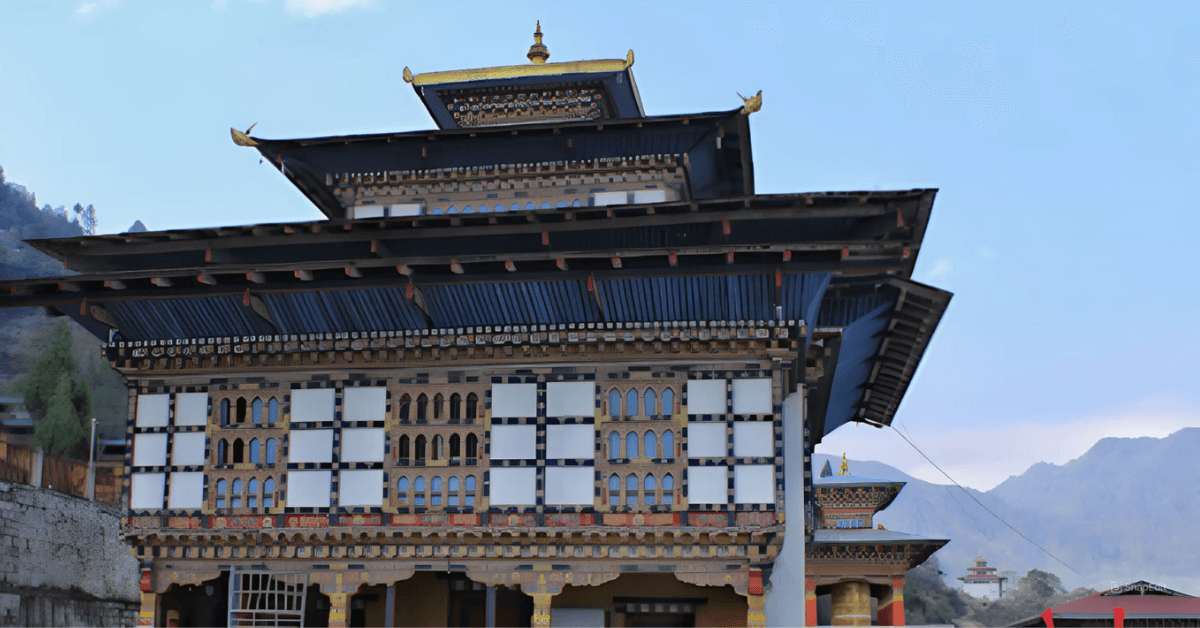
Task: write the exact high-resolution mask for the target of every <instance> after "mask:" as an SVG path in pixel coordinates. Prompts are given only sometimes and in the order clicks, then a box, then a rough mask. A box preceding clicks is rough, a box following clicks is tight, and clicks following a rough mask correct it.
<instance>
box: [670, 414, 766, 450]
mask: <svg viewBox="0 0 1200 628" xmlns="http://www.w3.org/2000/svg"><path fill="white" fill-rule="evenodd" d="M688 433H689V435H690V434H691V432H690V431H689V432H688ZM733 455H734V456H737V457H738V458H755V457H758V458H772V457H774V456H775V423H774V422H772V421H735V422H734V423H733Z"/></svg>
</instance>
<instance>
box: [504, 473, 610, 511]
mask: <svg viewBox="0 0 1200 628" xmlns="http://www.w3.org/2000/svg"><path fill="white" fill-rule="evenodd" d="M594 478H595V471H594V469H593V468H592V467H546V504H547V505H549V506H576V505H588V506H590V505H592V504H593V503H594V502H595V499H594V495H595V484H594V483H593V479H594ZM493 481H495V480H493Z"/></svg>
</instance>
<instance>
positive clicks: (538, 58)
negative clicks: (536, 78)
mask: <svg viewBox="0 0 1200 628" xmlns="http://www.w3.org/2000/svg"><path fill="white" fill-rule="evenodd" d="M525 57H526V58H528V59H529V60H530V61H531V62H532V63H534V64H536V65H541V64H543V63H545V62H546V60H547V59H549V58H550V49H549V48H547V47H546V45H545V44H543V43H542V21H541V20H538V23H537V30H536V31H534V32H533V45H532V46H530V47H529V53H528V54H526V55H525Z"/></svg>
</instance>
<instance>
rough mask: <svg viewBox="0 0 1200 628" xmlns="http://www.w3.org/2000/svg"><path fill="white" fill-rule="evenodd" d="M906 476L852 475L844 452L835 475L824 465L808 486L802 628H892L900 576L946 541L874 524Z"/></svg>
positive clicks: (900, 613) (900, 601)
mask: <svg viewBox="0 0 1200 628" xmlns="http://www.w3.org/2000/svg"><path fill="white" fill-rule="evenodd" d="M904 485H905V482H887V481H884V480H872V479H869V478H864V477H858V476H855V475H851V473H850V469H849V464H848V463H847V461H846V456H845V454H843V455H842V469H841V471H839V472H838V474H837V475H834V474H833V472H832V470H831V469H830V467H829V463H828V462H826V463H825V468H824V469H823V470H822V471H821V474H820V475H819V476H818V477H817V479H816V482H815V483H814V486H813V503H814V504H815V506H816V530H815V531H814V533H813V539H812V542H811V543H810V544H809V545H808V553H807V559H806V560H805V563H804V569H805V578H806V581H805V603H806V604H807V606H808V608H807V610H806V612H805V619H806V620H807V622H808V624H807V625H809V626H818V625H821V626H825V625H834V626H871V625H877V626H893V625H902V624H903V618H904V578H905V576H906V575H907V573H908V570H909V569H912V568H914V567H916V566H918V565H920V564H921V563H923V562H925V561H926V560H928V559H929V557H930V556H932V555H933V553H934V552H936V551H937V550H939V549H941V548H942V546H943V545H945V544H946V543H949V542H950V541H949V540H946V539H925V538H921V537H917V536H913V535H911V534H904V533H903V532H893V531H891V530H885V529H884V527H883V525H882V524H880V525H879V527H878V528H875V527H874V518H875V514H876V513H878V512H879V511H881V510H883V509H885V508H887V507H888V506H889V505H891V503H892V501H893V500H895V499H896V496H897V495H899V494H900V490H901V489H903V488H904Z"/></svg>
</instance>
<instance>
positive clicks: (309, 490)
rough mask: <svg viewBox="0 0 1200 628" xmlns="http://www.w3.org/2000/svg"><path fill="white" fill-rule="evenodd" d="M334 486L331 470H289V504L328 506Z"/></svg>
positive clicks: (309, 506)
mask: <svg viewBox="0 0 1200 628" xmlns="http://www.w3.org/2000/svg"><path fill="white" fill-rule="evenodd" d="M332 487H333V474H332V473H331V472H330V471H288V474H287V504H286V505H287V506H289V507H292V508H327V507H329V496H330V492H331V491H332Z"/></svg>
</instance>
